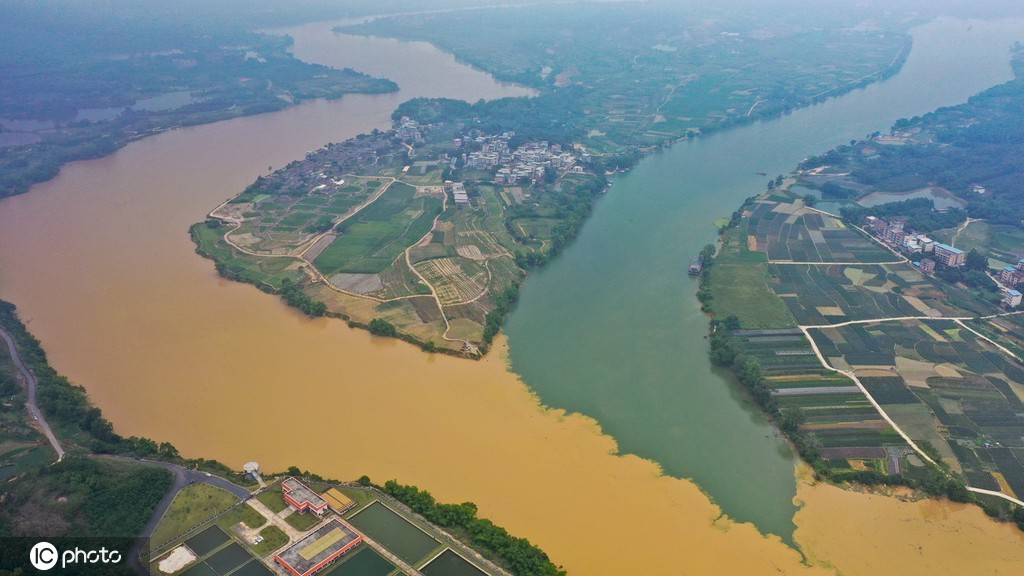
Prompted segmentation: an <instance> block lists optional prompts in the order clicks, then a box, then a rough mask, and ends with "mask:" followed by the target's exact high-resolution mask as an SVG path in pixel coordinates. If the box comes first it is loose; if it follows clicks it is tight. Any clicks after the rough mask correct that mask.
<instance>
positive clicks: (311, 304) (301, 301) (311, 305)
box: [281, 278, 327, 317]
mask: <svg viewBox="0 0 1024 576" xmlns="http://www.w3.org/2000/svg"><path fill="white" fill-rule="evenodd" d="M281 297H282V298H284V301H285V302H287V303H288V305H289V306H294V307H296V308H298V309H299V310H302V311H303V312H305V313H306V314H307V315H309V316H314V317H315V316H323V315H324V314H327V305H326V304H324V303H323V302H320V301H319V300H314V299H313V298H310V297H309V295H308V294H306V293H305V292H303V291H302V287H301V286H299V285H298V284H296V283H295V282H294V281H292V280H291V279H288V278H285V279H284V280H282V281H281Z"/></svg>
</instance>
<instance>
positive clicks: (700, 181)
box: [507, 19, 1024, 541]
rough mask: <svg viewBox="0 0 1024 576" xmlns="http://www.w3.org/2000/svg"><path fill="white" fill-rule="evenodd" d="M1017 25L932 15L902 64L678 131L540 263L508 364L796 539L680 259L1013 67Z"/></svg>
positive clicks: (762, 439) (757, 422)
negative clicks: (843, 88) (769, 114)
mask: <svg viewBox="0 0 1024 576" xmlns="http://www.w3.org/2000/svg"><path fill="white" fill-rule="evenodd" d="M1022 30H1024V26H1022V23H1021V22H1020V21H999V22H994V21H963V20H949V19H945V20H938V21H935V22H933V23H930V24H927V25H924V26H921V27H919V28H917V29H915V30H914V33H913V37H914V47H913V50H912V51H911V53H910V56H909V58H908V60H907V62H906V64H905V65H904V67H903V69H902V70H901V71H900V72H899V73H898V74H897V75H895V76H893V77H892V78H890V79H888V80H886V81H883V82H881V83H878V84H874V85H872V86H869V87H867V88H865V89H860V90H856V91H854V92H851V93H849V94H847V95H844V96H841V97H839V98H835V99H833V100H829V101H827V102H824V103H822V104H819V105H816V106H813V107H810V108H805V109H802V110H798V111H796V112H793V113H792V114H789V115H787V116H785V117H783V118H779V119H776V120H771V121H764V122H759V123H756V124H753V125H750V126H746V127H743V128H739V129H734V130H730V131H726V132H722V133H719V134H713V135H711V136H708V137H704V138H701V139H697V140H693V141H689V142H684V143H681V144H679V145H676V146H674V147H673V148H671V149H669V150H667V151H665V152H663V153H660V154H657V155H655V156H652V157H649V158H647V159H645V160H644V161H642V162H641V163H640V164H639V165H638V166H636V167H635V168H634V169H633V170H632V171H630V172H628V173H627V174H625V175H622V176H619V177H616V178H614V179H613V182H614V185H613V187H612V188H611V189H610V190H609V192H608V193H607V194H606V196H605V197H604V198H602V199H601V201H600V202H598V203H597V206H596V209H595V210H594V213H593V214H592V216H591V218H590V220H588V222H587V223H586V225H585V226H584V227H583V230H582V232H581V233H580V235H579V237H578V238H577V239H576V240H575V241H574V242H573V243H572V244H571V245H570V246H568V247H567V249H566V250H565V251H564V252H563V253H562V254H561V255H560V256H559V257H558V258H557V259H556V260H554V261H553V262H552V263H551V264H550V265H549V266H547V267H546V268H544V269H543V270H541V271H539V272H536V273H534V274H531V276H530V279H529V281H528V282H527V283H526V285H525V286H524V288H523V291H522V294H521V299H520V301H519V304H518V306H517V308H516V310H515V312H514V313H513V314H511V316H510V318H509V321H508V324H507V333H508V336H509V348H510V351H511V359H512V368H513V370H514V371H515V372H517V373H519V374H520V375H522V377H523V379H524V380H525V381H526V382H527V383H528V384H529V385H530V387H531V388H532V389H533V390H534V391H535V392H536V393H537V394H538V395H539V396H540V398H541V400H542V401H543V402H544V404H547V405H549V406H554V407H558V408H564V409H566V410H569V411H570V412H580V413H583V414H586V415H588V416H591V417H593V418H595V419H596V420H597V421H598V422H599V423H600V424H601V426H602V428H603V430H604V432H605V433H607V434H610V435H612V436H613V437H615V438H616V440H618V442H619V446H620V450H621V451H622V452H625V453H632V454H636V455H638V456H642V457H644V458H649V459H651V460H654V461H656V462H658V463H660V464H661V466H662V467H663V469H664V471H665V473H667V474H669V475H672V476H676V477H683V478H690V479H693V480H695V481H696V482H697V484H698V485H700V486H701V488H702V489H703V490H705V491H706V492H707V493H708V494H709V495H710V496H711V497H712V498H713V499H714V500H715V502H716V503H717V504H718V505H719V506H721V507H722V509H723V511H724V512H725V513H726V514H728V515H729V516H730V517H732V518H734V519H736V520H740V521H751V522H754V523H755V524H756V525H757V526H758V527H759V528H760V529H761V530H762V531H765V532H770V533H773V534H777V535H779V536H781V537H783V538H784V539H786V540H787V541H788V540H790V539H791V537H792V532H793V529H794V526H793V523H792V518H793V514H794V512H795V510H796V508H795V506H794V504H793V502H792V497H793V496H794V494H795V491H796V484H795V480H794V476H793V465H794V461H793V459H794V455H793V454H792V453H791V451H790V449H789V448H788V446H787V445H786V444H785V443H784V442H783V440H782V439H781V437H780V436H779V434H778V433H777V431H776V430H775V429H774V428H773V427H772V425H771V424H770V423H769V422H767V421H766V419H765V418H764V417H763V416H762V414H761V413H760V412H759V411H758V410H757V408H756V407H755V406H754V405H753V404H752V403H751V402H750V401H748V399H747V398H746V397H745V395H744V392H743V391H742V390H741V389H740V388H739V387H738V385H737V384H735V383H734V382H733V381H732V380H731V378H730V376H729V375H728V374H727V373H724V372H722V371H720V370H717V369H714V368H713V367H712V366H711V365H710V362H709V361H708V358H707V341H706V340H705V339H704V336H705V334H706V333H707V318H706V317H705V316H704V315H703V314H702V313H701V311H700V308H699V304H698V302H697V300H696V298H695V296H694V293H695V292H696V288H697V282H696V281H695V280H694V279H692V278H690V277H688V276H687V274H686V267H687V265H688V264H689V261H690V259H691V258H692V257H693V256H694V255H695V254H697V253H698V252H699V251H700V249H701V247H702V246H704V245H705V244H707V243H709V242H714V241H715V240H716V237H717V236H716V232H715V228H714V224H713V222H714V220H715V219H718V218H723V217H726V218H727V217H728V216H729V215H730V214H731V213H732V212H733V210H735V209H736V208H737V207H738V206H739V205H740V203H741V202H742V201H743V199H744V198H746V197H748V196H752V195H754V194H757V193H759V192H761V191H763V190H764V187H765V184H766V183H767V179H766V177H763V176H759V175H757V174H756V172H765V173H767V174H768V175H769V177H774V176H775V175H777V174H788V173H789V172H790V171H791V170H792V169H793V168H795V166H796V164H797V163H798V162H799V161H800V160H802V159H803V158H805V157H807V156H809V155H812V154H820V153H822V152H824V151H826V150H828V149H830V148H832V147H834V146H836V145H839V144H842V143H844V142H848V141H849V140H850V139H853V138H863V137H864V136H865V135H866V134H870V133H871V132H873V131H875V130H883V131H885V130H888V127H889V126H890V125H891V124H892V122H893V121H895V120H896V119H898V118H901V117H910V116H914V115H920V114H924V113H926V112H929V111H931V110H933V109H935V108H938V107H940V106H949V105H953V104H957V103H961V102H964V101H965V100H966V99H967V98H968V97H970V96H971V95H973V94H975V93H977V92H980V91H981V90H983V89H985V88H988V87H990V86H993V85H996V84H999V83H1002V82H1005V81H1007V80H1009V79H1010V78H1012V73H1011V70H1010V66H1009V47H1010V46H1011V45H1012V44H1013V41H1014V40H1017V39H1019V38H1021V37H1024V34H1022V33H1021V31H1022Z"/></svg>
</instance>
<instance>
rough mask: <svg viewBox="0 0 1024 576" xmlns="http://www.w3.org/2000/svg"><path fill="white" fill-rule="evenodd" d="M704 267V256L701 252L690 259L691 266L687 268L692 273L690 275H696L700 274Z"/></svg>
mask: <svg viewBox="0 0 1024 576" xmlns="http://www.w3.org/2000/svg"><path fill="white" fill-rule="evenodd" d="M703 268H704V257H702V256H701V255H700V254H698V255H696V256H694V257H693V260H690V268H689V270H687V272H688V273H689V274H690V276H696V275H697V274H700V271H701V270H702V269H703Z"/></svg>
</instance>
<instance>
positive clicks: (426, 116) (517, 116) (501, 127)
mask: <svg viewBox="0 0 1024 576" xmlns="http://www.w3.org/2000/svg"><path fill="white" fill-rule="evenodd" d="M581 96H582V93H581V90H580V89H577V88H573V89H567V90H562V91H559V92H552V93H545V94H542V95H540V96H537V97H533V98H528V97H525V96H523V97H517V98H501V99H499V100H480V101H479V102H477V103H476V104H469V103H466V102H463V101H462V100H452V99H450V98H413V99H412V100H409V101H407V102H403V103H402V104H401V105H400V106H399V107H398V108H397V109H396V110H395V111H394V113H392V114H391V118H392V119H393V120H398V119H400V118H401V117H402V116H408V117H409V118H412V119H413V120H416V121H417V122H420V123H422V124H433V123H438V122H445V123H448V124H462V125H463V126H465V128H466V130H471V129H474V128H475V129H477V130H480V131H481V132H484V133H487V134H501V133H502V132H509V131H514V132H515V133H516V134H515V137H513V138H512V139H510V140H509V146H511V147H513V148H515V147H516V146H518V145H520V144H522V143H523V142H539V141H541V140H547V141H548V142H550V143H552V144H561V145H563V146H569V145H571V144H572V143H573V142H576V141H578V140H580V139H581V138H582V136H583V135H584V134H583V129H582V128H581V127H580V121H581V119H582V117H583V104H582V98H581Z"/></svg>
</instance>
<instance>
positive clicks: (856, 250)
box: [747, 202, 897, 264]
mask: <svg viewBox="0 0 1024 576" xmlns="http://www.w3.org/2000/svg"><path fill="white" fill-rule="evenodd" d="M747 233H748V234H751V235H753V236H755V237H756V238H757V243H758V246H761V247H764V251H765V252H766V253H767V255H768V260H769V261H770V262H840V263H850V264H857V263H865V264H867V263H875V262H892V261H895V260H897V258H896V257H895V256H894V255H893V254H892V253H890V252H889V251H888V250H885V249H884V248H881V247H880V246H878V244H876V243H874V242H873V241H871V240H870V239H869V238H867V237H866V236H864V235H863V234H861V233H860V232H859V231H857V230H854V229H850V228H848V227H847V226H846V225H845V224H844V223H843V222H842V221H841V220H839V219H837V218H834V217H832V216H829V215H827V214H822V213H820V212H815V211H813V210H809V209H806V208H803V207H801V206H800V204H799V203H794V204H789V203H784V202H759V203H758V204H757V205H756V207H755V208H754V210H753V211H752V213H751V215H750V218H749V219H748V221H747Z"/></svg>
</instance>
